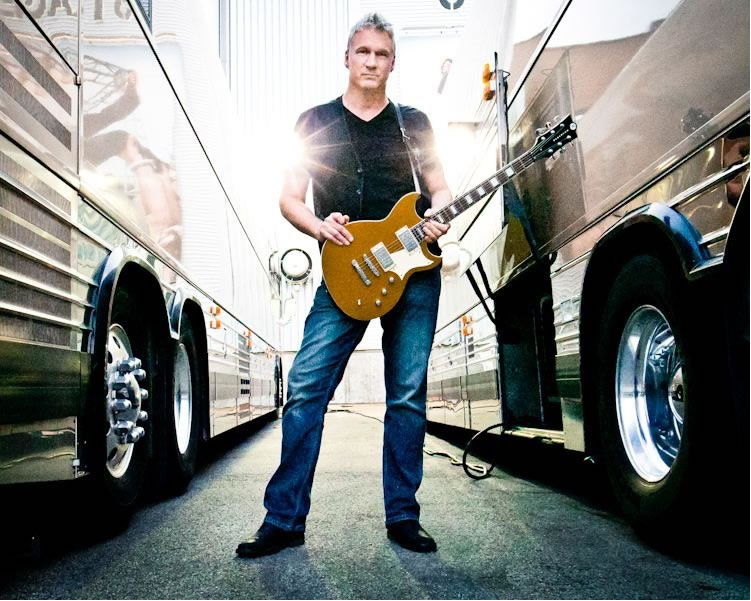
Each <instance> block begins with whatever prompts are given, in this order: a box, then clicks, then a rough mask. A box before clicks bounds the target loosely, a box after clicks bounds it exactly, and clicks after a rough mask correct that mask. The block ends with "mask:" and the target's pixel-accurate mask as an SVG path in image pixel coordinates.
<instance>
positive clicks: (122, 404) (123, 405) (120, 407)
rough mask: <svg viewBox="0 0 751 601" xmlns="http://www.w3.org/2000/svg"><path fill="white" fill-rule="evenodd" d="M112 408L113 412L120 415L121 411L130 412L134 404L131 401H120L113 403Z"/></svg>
mask: <svg viewBox="0 0 751 601" xmlns="http://www.w3.org/2000/svg"><path fill="white" fill-rule="evenodd" d="M110 407H111V408H112V410H113V411H115V412H116V413H119V412H121V411H130V410H131V409H132V408H133V403H131V402H130V401H129V400H123V399H118V400H116V401H112V402H111V403H110Z"/></svg>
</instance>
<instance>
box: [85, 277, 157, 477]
mask: <svg viewBox="0 0 751 601" xmlns="http://www.w3.org/2000/svg"><path fill="white" fill-rule="evenodd" d="M114 271H115V270H113V274H114ZM113 274H109V275H107V276H106V278H105V279H104V280H103V281H102V283H101V284H100V294H104V295H105V296H104V298H102V299H100V302H99V304H98V306H99V308H100V309H99V310H98V311H97V313H98V319H97V316H96V314H95V323H93V326H94V329H95V335H94V344H93V346H92V347H91V348H92V354H93V356H92V372H91V373H92V378H91V386H90V393H89V399H90V402H89V405H88V408H87V410H86V412H85V416H86V421H87V425H85V426H84V429H83V431H85V432H87V439H88V440H87V441H86V442H85V443H84V444H86V447H87V449H88V451H87V456H86V462H87V463H88V464H89V466H94V465H95V462H96V459H95V457H96V456H97V454H98V452H99V449H98V448H97V442H96V441H97V440H98V436H97V434H98V425H99V418H98V416H99V413H98V407H99V403H101V402H102V400H103V396H102V394H103V393H102V383H103V382H104V380H105V362H104V353H105V348H106V344H107V331H108V329H109V327H110V325H111V323H110V322H111V320H112V310H113V308H114V307H115V303H116V302H117V295H118V293H119V292H122V291H126V292H127V293H128V295H129V296H131V297H132V298H134V299H136V302H138V303H139V305H141V306H142V308H143V312H142V315H143V323H144V328H146V329H147V331H149V332H150V333H151V334H152V335H153V336H154V340H153V341H154V344H155V346H156V352H155V353H154V355H155V356H154V358H153V359H154V361H155V362H156V365H157V366H158V368H157V370H156V372H157V374H159V380H158V383H159V386H160V388H161V392H162V393H163V392H164V390H165V388H164V386H165V379H164V375H163V374H164V373H165V371H166V370H165V368H164V367H163V366H162V363H163V361H164V357H166V356H168V355H166V354H165V353H164V352H163V351H164V350H165V349H166V348H168V344H169V341H170V335H169V323H168V320H167V311H166V307H165V304H164V297H163V295H162V291H161V288H160V286H159V282H158V281H157V280H156V276H155V275H154V274H152V273H150V272H149V271H148V270H147V269H146V268H144V267H142V266H140V265H139V264H138V263H134V262H129V263H126V264H125V265H123V266H122V267H121V268H120V269H119V273H117V274H116V276H115V275H113ZM102 301H103V302H102ZM105 388H106V386H105ZM149 392H151V393H152V398H154V397H157V395H156V394H155V393H156V392H157V391H149ZM157 398H158V397H157ZM92 453H93V454H94V455H93V456H92ZM95 469H96V468H95Z"/></svg>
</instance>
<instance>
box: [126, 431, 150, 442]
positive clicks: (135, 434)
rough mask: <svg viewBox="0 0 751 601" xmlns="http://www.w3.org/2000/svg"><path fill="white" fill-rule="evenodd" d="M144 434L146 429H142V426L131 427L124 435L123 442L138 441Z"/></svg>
mask: <svg viewBox="0 0 751 601" xmlns="http://www.w3.org/2000/svg"><path fill="white" fill-rule="evenodd" d="M144 434H146V430H144V429H143V428H140V427H136V428H133V430H131V431H130V432H129V433H128V434H127V436H126V437H125V442H126V443H134V442H138V441H139V440H141V439H142V438H143V436H144Z"/></svg>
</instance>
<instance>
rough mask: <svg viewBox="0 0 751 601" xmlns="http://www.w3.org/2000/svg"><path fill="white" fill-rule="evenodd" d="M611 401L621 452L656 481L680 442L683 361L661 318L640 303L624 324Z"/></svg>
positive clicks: (664, 472) (640, 472) (649, 479)
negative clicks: (613, 396) (615, 414)
mask: <svg viewBox="0 0 751 601" xmlns="http://www.w3.org/2000/svg"><path fill="white" fill-rule="evenodd" d="M615 380H616V382H615V401H616V410H617V415H618V427H619V429H620V433H621V440H622V441H623V446H624V449H625V450H626V454H627V456H628V459H629V461H630V462H631V465H632V466H633V468H634V470H635V471H636V473H637V474H638V475H639V476H640V477H641V478H643V479H644V480H646V481H647V482H659V481H660V480H662V479H663V478H664V477H665V476H666V475H667V474H668V472H669V471H670V469H671V467H672V466H673V462H674V461H675V458H676V457H677V456H678V450H679V448H680V444H681V436H682V434H683V418H684V403H685V399H684V387H683V361H682V358H681V354H680V349H678V347H677V345H676V342H675V336H674V335H673V331H672V329H671V328H670V324H669V323H668V320H667V319H666V317H665V315H664V314H663V313H662V312H661V311H660V310H659V309H657V308H656V307H653V306H651V305H642V306H640V307H638V308H637V309H636V310H635V311H633V313H631V315H630V316H629V318H628V320H627V321H626V325H625V327H624V329H623V334H622V336H621V340H620V343H619V345H618V358H617V363H616V378H615Z"/></svg>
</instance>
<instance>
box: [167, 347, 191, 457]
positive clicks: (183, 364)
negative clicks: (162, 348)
mask: <svg viewBox="0 0 751 601" xmlns="http://www.w3.org/2000/svg"><path fill="white" fill-rule="evenodd" d="M172 390H173V391H174V393H173V398H172V401H173V402H172V404H173V408H174V412H175V438H176V439H177V449H178V450H179V451H180V454H181V455H184V454H185V452H186V451H187V450H188V446H189V445H190V430H191V427H192V425H193V394H192V389H191V377H190V361H189V359H188V351H187V350H186V349H185V345H184V344H182V343H180V344H178V345H177V350H176V351H175V369H174V386H173V388H172Z"/></svg>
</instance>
